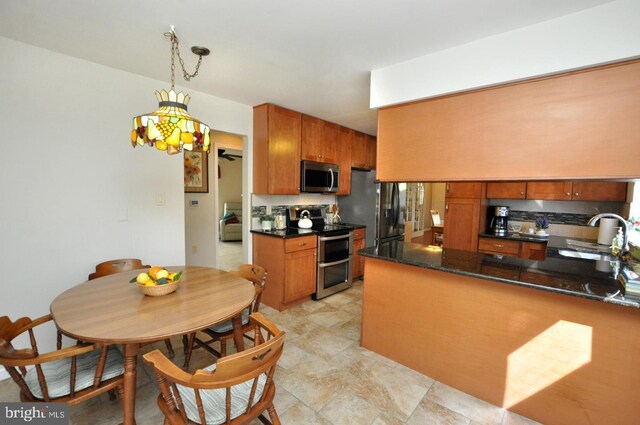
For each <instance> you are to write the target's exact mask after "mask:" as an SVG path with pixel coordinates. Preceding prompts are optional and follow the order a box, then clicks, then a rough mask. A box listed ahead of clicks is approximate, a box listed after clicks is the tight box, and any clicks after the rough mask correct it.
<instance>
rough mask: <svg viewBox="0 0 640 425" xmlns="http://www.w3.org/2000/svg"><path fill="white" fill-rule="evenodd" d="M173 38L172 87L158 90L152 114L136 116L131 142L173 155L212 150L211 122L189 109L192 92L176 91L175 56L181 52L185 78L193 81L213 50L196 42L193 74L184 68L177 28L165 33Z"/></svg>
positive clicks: (179, 58)
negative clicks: (156, 105) (195, 114)
mask: <svg viewBox="0 0 640 425" xmlns="http://www.w3.org/2000/svg"><path fill="white" fill-rule="evenodd" d="M164 35H165V36H166V37H168V38H170V40H171V90H169V92H167V91H166V90H162V91H160V92H158V91H156V97H157V98H158V102H159V105H158V109H156V110H155V111H154V112H151V113H149V114H145V115H140V116H138V117H135V118H133V131H132V132H131V145H132V146H133V147H134V148H135V147H136V146H144V145H148V146H155V147H156V149H158V150H161V151H166V152H167V153H168V154H169V155H175V154H177V153H179V152H182V150H183V149H184V150H187V151H201V152H208V151H209V144H210V141H209V126H208V125H206V124H205V123H203V122H200V121H199V120H197V119H195V118H193V117H192V116H191V115H189V113H188V112H187V104H188V103H189V99H190V97H189V95H188V94H184V93H182V92H179V93H176V91H175V75H174V70H175V56H176V55H178V60H179V61H180V66H181V67H182V73H183V76H184V79H185V80H187V81H190V80H191V79H192V78H193V77H195V76H196V75H198V70H199V69H200V64H201V63H202V57H203V56H207V55H208V54H209V49H207V48H205V47H197V46H194V47H192V48H191V51H192V52H193V53H195V54H196V55H198V64H197V65H196V70H195V72H194V73H193V74H189V73H188V72H187V71H186V70H185V68H184V61H183V60H182V57H180V50H179V48H178V37H177V36H176V33H175V29H174V27H173V26H171V31H170V32H167V33H165V34H164Z"/></svg>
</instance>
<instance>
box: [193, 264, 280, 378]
mask: <svg viewBox="0 0 640 425" xmlns="http://www.w3.org/2000/svg"><path fill="white" fill-rule="evenodd" d="M237 274H238V275H239V276H241V277H243V278H244V279H247V280H248V281H250V282H252V283H253V286H254V288H255V290H256V293H255V296H254V297H253V302H252V303H251V305H250V306H249V308H247V309H245V310H244V311H243V312H242V334H243V335H244V334H246V333H247V332H248V330H249V329H250V324H249V315H251V314H253V313H258V312H259V311H260V298H261V297H262V292H263V291H264V285H265V283H266V281H267V271H266V270H265V269H264V267H260V266H258V265H255V264H242V265H240V267H239V269H238V272H237ZM202 332H203V333H204V334H206V335H207V336H208V337H209V338H210V339H208V340H206V341H205V340H202V339H200V338H198V337H197V335H196V333H195V332H194V333H192V334H190V335H189V336H188V337H185V338H183V344H184V365H183V367H184V368H185V369H187V368H188V367H189V362H190V361H191V354H192V353H193V349H194V346H195V345H197V346H198V347H200V348H204V349H205V350H207V351H208V352H210V353H211V354H213V355H214V356H216V357H224V356H226V355H227V342H228V341H229V340H232V339H233V336H234V335H233V324H232V323H231V320H227V321H225V322H222V323H219V324H217V325H215V326H213V327H211V328H208V329H204V330H203V331H202ZM245 338H247V339H251V336H249V335H246V336H245ZM217 341H220V351H217V350H216V349H214V348H213V347H212V346H211V345H212V344H213V343H215V342H217Z"/></svg>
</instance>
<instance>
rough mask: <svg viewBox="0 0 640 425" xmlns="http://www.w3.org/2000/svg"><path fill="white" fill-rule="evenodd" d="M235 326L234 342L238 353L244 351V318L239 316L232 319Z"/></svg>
mask: <svg viewBox="0 0 640 425" xmlns="http://www.w3.org/2000/svg"><path fill="white" fill-rule="evenodd" d="M231 323H232V324H233V340H234V342H235V343H236V350H237V351H238V352H240V351H244V337H243V336H242V316H241V315H237V316H236V317H234V318H233V319H231Z"/></svg>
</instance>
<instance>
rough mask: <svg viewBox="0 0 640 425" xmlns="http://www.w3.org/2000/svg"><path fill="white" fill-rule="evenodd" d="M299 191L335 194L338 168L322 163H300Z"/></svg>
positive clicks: (338, 177) (337, 184)
mask: <svg viewBox="0 0 640 425" xmlns="http://www.w3.org/2000/svg"><path fill="white" fill-rule="evenodd" d="M300 164H301V165H300V191H301V192H312V193H335V192H337V191H338V189H339V181H340V167H339V166H338V165H336V164H327V163H324V162H313V161H301V163H300Z"/></svg>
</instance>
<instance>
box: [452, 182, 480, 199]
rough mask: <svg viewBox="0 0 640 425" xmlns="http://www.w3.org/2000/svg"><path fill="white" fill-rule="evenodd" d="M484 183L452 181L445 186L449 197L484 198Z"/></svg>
mask: <svg viewBox="0 0 640 425" xmlns="http://www.w3.org/2000/svg"><path fill="white" fill-rule="evenodd" d="M483 190H484V184H483V183H482V182H450V183H447V185H446V186H445V196H446V197H447V198H476V199H479V198H482V197H483Z"/></svg>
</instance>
